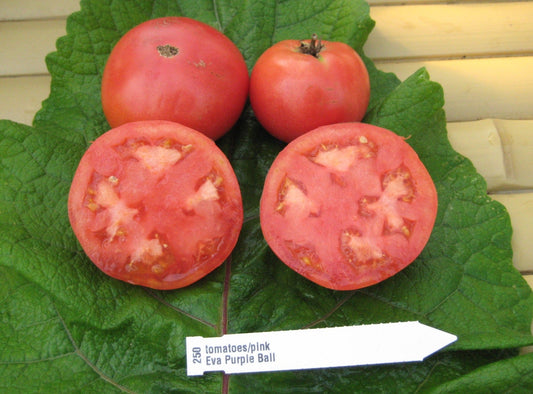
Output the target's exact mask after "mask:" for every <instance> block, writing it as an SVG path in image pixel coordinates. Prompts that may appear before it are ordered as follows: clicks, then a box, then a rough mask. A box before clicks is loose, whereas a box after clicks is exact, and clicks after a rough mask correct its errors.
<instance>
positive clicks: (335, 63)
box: [250, 35, 370, 142]
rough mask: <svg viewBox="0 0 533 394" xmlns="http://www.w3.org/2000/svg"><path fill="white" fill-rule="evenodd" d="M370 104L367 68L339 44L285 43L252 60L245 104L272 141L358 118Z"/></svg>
mask: <svg viewBox="0 0 533 394" xmlns="http://www.w3.org/2000/svg"><path fill="white" fill-rule="evenodd" d="M369 99H370V80H369V77H368V72H367V69H366V67H365V65H364V63H363V61H362V59H361V58H360V57H359V55H358V54H357V52H356V51H355V50H354V49H353V48H351V47H350V46H348V45H347V44H345V43H342V42H329V41H320V40H318V39H317V37H316V35H313V38H312V39H311V40H304V41H297V40H285V41H281V42H278V43H277V44H274V45H273V46H271V47H270V48H269V49H267V50H266V51H265V52H264V53H263V54H262V55H261V56H260V57H259V59H258V60H257V62H256V64H255V66H254V68H253V70H252V75H251V79H250V103H251V105H252V108H253V110H254V112H255V115H256V117H257V120H258V121H259V122H260V123H261V125H262V126H263V127H264V128H265V129H266V130H267V131H268V132H269V133H270V134H272V135H273V136H274V137H276V138H278V139H280V140H282V141H285V142H290V141H292V140H293V139H295V138H296V137H298V136H300V135H302V134H304V133H306V132H308V131H310V130H313V129H315V128H316V127H319V126H323V125H328V124H334V123H341V122H355V121H360V120H361V119H363V117H364V115H365V113H366V110H367V107H368V102H369Z"/></svg>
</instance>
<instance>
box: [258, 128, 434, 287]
mask: <svg viewBox="0 0 533 394" xmlns="http://www.w3.org/2000/svg"><path fill="white" fill-rule="evenodd" d="M359 141H367V142H365V144H367V145H368V146H370V147H371V149H370V150H369V151H368V152H369V153H368V152H367V153H368V155H367V154H366V153H365V155H362V157H363V158H362V159H360V160H359V159H358V160H357V161H355V162H352V164H350V167H349V170H347V171H344V170H339V171H336V170H324V168H322V167H323V166H321V165H319V164H317V163H313V162H312V160H314V159H312V157H313V154H315V153H316V152H319V151H320V150H322V149H329V148H328V147H333V148H332V150H335V149H336V148H339V147H340V148H342V147H346V146H351V145H355V146H363V145H364V144H362V143H360V142H359ZM371 144H372V145H371ZM313 152H314V153H313ZM310 158H311V159H310ZM338 163H341V162H337V164H335V165H339V166H341V167H342V165H343V164H342V163H341V164H338ZM398 169H399V171H400V172H402V171H404V172H405V173H406V174H408V175H409V177H408V178H406V179H407V181H406V182H407V183H405V184H406V185H408V186H407V187H406V189H407V190H408V191H409V192H412V194H409V195H400V197H391V196H393V195H394V193H392V194H388V192H385V191H384V189H385V188H386V186H384V185H386V184H387V182H389V181H388V179H392V178H393V176H392V177H391V174H394V173H395V171H397V170H398ZM369 174H370V175H369ZM385 174H386V175H385ZM287 179H288V180H289V184H290V185H291V186H294V185H296V187H297V188H298V190H299V192H298V193H299V194H294V193H293V196H296V197H290V198H289V197H288V196H289V192H288V191H287V188H285V189H284V187H283V185H285V184H287V181H286V180H287ZM402 184H404V183H402ZM391 190H394V188H392V187H391ZM406 193H407V192H406ZM381 196H385V197H381ZM378 198H380V199H378ZM291 199H292V202H291ZM367 200H368V203H367ZM375 201H378V202H380V204H382V206H383V207H382V208H375V209H374V208H369V207H372V206H373V205H372V203H375ZM376 205H377V204H376ZM377 206H378V207H379V205H377ZM389 207H395V208H394V210H390V211H387V210H388V209H389ZM437 208H438V200H437V191H436V188H435V185H434V183H433V181H432V179H431V177H430V175H429V173H428V172H427V170H426V168H425V167H424V165H423V164H422V162H421V161H420V159H419V158H418V155H417V154H416V152H415V151H414V150H413V149H412V148H411V147H410V146H409V145H408V144H407V143H406V142H405V141H404V140H403V138H401V137H400V136H398V135H397V134H395V133H393V132H391V131H389V130H386V129H383V128H379V127H376V126H372V125H369V124H365V123H343V124H335V125H328V126H321V127H319V128H317V129H315V130H312V131H310V132H308V133H306V134H305V135H302V136H300V137H298V138H297V139H295V140H293V141H292V142H290V143H289V144H288V145H287V146H286V147H285V148H284V149H283V150H282V151H281V152H280V154H279V155H278V156H277V157H276V159H275V160H274V162H273V164H272V166H271V168H270V170H269V172H268V174H267V176H266V179H265V185H264V189H263V194H262V196H261V202H260V221H261V229H262V231H263V235H264V237H265V240H266V242H267V243H268V245H269V246H270V248H271V249H272V250H273V252H274V253H275V254H276V255H277V256H278V257H279V258H280V260H281V261H282V262H284V263H285V264H286V265H287V266H289V267H290V268H292V269H293V270H294V271H296V272H298V273H300V274H301V275H302V276H304V277H306V278H307V279H309V280H311V281H313V282H315V283H316V284H318V285H321V286H323V287H326V288H330V289H334V290H355V289H359V288H363V287H367V286H371V285H374V284H376V283H379V282H381V281H383V280H385V279H387V278H389V277H391V276H393V275H395V274H396V273H398V272H399V271H401V270H402V269H404V268H405V267H406V266H408V265H409V264H410V263H411V262H413V261H414V260H415V259H416V257H417V256H418V255H419V254H420V253H421V252H422V250H423V248H424V247H425V245H426V243H427V242H428V240H429V237H430V234H431V231H432V229H433V225H434V223H435V219H436V214H437ZM383 212H385V214H384V213H383ZM389 214H390V218H392V219H389V216H387V215H389ZM397 218H399V220H400V223H399V225H398V229H393V227H392V226H391V225H390V223H393V219H397ZM389 220H391V222H390V223H389ZM404 227H405V228H404ZM404 230H405V231H406V233H403V231H404ZM406 234H408V235H406ZM360 240H362V241H361V242H362V243H361V245H362V246H361V249H360V251H361V253H362V254H361V256H365V257H361V258H357V247H358V246H357V245H358V244H357V242H359V241H360ZM352 241H355V242H356V243H353V244H350V242H352ZM352 245H355V246H353V248H354V249H353V250H355V251H356V252H355V253H354V252H353V250H352V249H350V248H351V247H352Z"/></svg>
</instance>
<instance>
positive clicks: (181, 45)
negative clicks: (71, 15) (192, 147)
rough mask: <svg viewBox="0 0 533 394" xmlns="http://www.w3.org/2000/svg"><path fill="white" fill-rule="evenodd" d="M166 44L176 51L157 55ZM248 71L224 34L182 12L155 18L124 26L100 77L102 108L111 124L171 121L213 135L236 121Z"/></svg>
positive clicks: (245, 94)
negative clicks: (180, 14)
mask: <svg viewBox="0 0 533 394" xmlns="http://www.w3.org/2000/svg"><path fill="white" fill-rule="evenodd" d="M165 46H170V47H173V48H176V49H177V53H176V54H174V55H172V54H167V55H166V56H163V55H161V54H160V52H159V50H158V47H163V48H164V47H165ZM248 89H249V73H248V68H247V66H246V63H245V61H244V58H243V56H242V54H241V52H240V51H239V49H238V48H237V47H236V46H235V44H234V43H233V42H232V41H231V40H230V39H229V38H228V37H226V36H225V35H224V34H223V33H221V32H219V31H218V30H216V29H215V28H213V27H211V26H209V25H207V24H204V23H202V22H199V21H196V20H193V19H190V18H185V17H166V18H157V19H152V20H149V21H146V22H144V23H141V24H140V25H138V26H136V27H134V28H133V29H131V30H130V31H128V32H127V33H126V34H125V35H124V36H123V37H122V38H121V39H120V40H119V41H118V42H117V44H116V45H115V47H114V48H113V50H112V51H111V54H110V56H109V58H108V60H107V63H106V66H105V68H104V72H103V76H102V92H101V97H102V107H103V111H104V114H105V116H106V119H107V121H108V123H109V124H110V126H111V127H112V128H114V127H117V126H119V125H121V124H124V123H127V122H133V121H140V120H159V119H160V120H170V121H174V122H177V123H181V124H183V125H185V126H188V127H191V128H193V129H195V130H198V131H200V132H202V133H204V134H205V135H207V136H208V137H210V138H212V139H214V140H216V139H218V138H220V137H221V136H222V135H224V134H225V133H226V132H227V131H229V130H230V129H231V127H232V126H233V125H234V124H235V123H236V122H237V120H238V118H239V116H240V114H241V112H242V110H243V108H244V105H245V103H246V100H247V97H248Z"/></svg>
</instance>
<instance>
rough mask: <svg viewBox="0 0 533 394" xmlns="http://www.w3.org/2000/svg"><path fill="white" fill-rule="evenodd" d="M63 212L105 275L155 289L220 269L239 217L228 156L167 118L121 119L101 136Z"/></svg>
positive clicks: (172, 286)
mask: <svg viewBox="0 0 533 394" xmlns="http://www.w3.org/2000/svg"><path fill="white" fill-rule="evenodd" d="M68 214H69V219H70V222H71V225H72V229H73V230H74V233H75V234H76V236H77V238H78V240H79V242H80V244H81V246H82V248H83V249H84V251H85V253H86V254H87V255H88V257H89V258H90V259H91V260H92V261H93V263H94V264H96V265H97V266H98V267H99V268H100V269H101V270H102V271H103V272H105V273H106V274H108V275H110V276H112V277H114V278H117V279H120V280H123V281H126V282H130V283H133V284H137V285H142V286H147V287H152V288H156V289H175V288H179V287H183V286H187V285H189V284H191V283H193V282H195V281H197V280H199V279H200V278H202V277H204V276H205V275H207V274H208V273H209V272H211V271H213V270H214V269H215V268H217V267H218V266H220V265H221V264H222V263H223V262H224V260H225V259H226V258H227V257H228V256H229V255H230V253H231V251H232V250H233V248H234V246H235V244H236V242H237V239H238V237H239V232H240V229H241V227H242V221H243V210H242V200H241V194H240V189H239V185H238V182H237V178H236V176H235V173H234V172H233V169H232V167H231V164H230V162H229V161H228V159H227V158H226V156H225V155H224V153H223V152H222V151H221V150H220V149H219V148H218V147H217V146H216V145H215V143H214V142H213V141H212V140H211V139H210V138H208V137H206V136H205V135H203V134H201V133H200V132H197V131H195V130H193V129H190V128H188V127H185V126H182V125H180V124H177V123H173V122H168V121H143V122H134V123H126V124H124V125H122V126H119V127H117V128H115V129H112V130H110V131H108V132H107V133H105V134H103V135H102V136H101V137H99V138H97V139H96V140H95V141H94V142H93V144H92V145H91V146H90V147H89V149H88V150H87V152H86V153H85V154H84V156H83V157H82V159H81V161H80V163H79V166H78V169H77V170H76V173H75V175H74V179H73V181H72V185H71V189H70V194H69V199H68Z"/></svg>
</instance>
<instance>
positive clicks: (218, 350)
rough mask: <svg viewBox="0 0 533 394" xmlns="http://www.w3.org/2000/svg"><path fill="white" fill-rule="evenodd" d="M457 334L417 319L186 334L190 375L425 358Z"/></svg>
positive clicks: (410, 360) (407, 360)
mask: <svg viewBox="0 0 533 394" xmlns="http://www.w3.org/2000/svg"><path fill="white" fill-rule="evenodd" d="M456 340H457V337H456V336H455V335H452V334H449V333H447V332H444V331H441V330H438V329H435V328H432V327H429V326H427V325H424V324H421V323H420V322H418V321H409V322H399V323H384V324H369V325H360V326H346V327H331V328H313V329H303V330H291V331H271V332H257V333H244V334H227V335H223V336H221V337H214V338H204V337H187V338H186V348H187V375H189V376H196V375H203V374H204V373H205V372H212V371H224V372H225V373H227V374H235V373H252V372H268V371H286V370H298V369H313V368H332V367H346V366H357V365H371V364H387V363H399V362H412V361H422V360H423V359H424V358H426V357H428V356H429V355H431V354H433V353H435V352H436V351H438V350H440V349H442V348H443V347H445V346H447V345H449V344H451V343H453V342H455V341H456Z"/></svg>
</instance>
